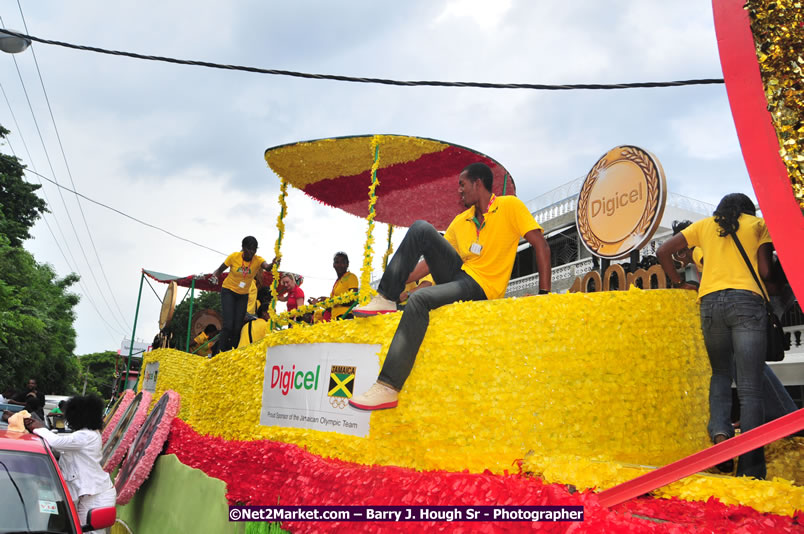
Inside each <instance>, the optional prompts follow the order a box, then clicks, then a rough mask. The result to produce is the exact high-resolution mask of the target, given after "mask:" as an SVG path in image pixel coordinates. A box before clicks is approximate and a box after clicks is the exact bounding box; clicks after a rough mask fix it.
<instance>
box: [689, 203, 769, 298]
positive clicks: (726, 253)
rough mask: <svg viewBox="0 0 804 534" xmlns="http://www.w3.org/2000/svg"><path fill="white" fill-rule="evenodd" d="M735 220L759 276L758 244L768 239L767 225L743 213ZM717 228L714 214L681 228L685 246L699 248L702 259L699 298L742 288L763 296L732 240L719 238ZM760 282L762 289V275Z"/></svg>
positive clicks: (767, 241)
mask: <svg viewBox="0 0 804 534" xmlns="http://www.w3.org/2000/svg"><path fill="white" fill-rule="evenodd" d="M738 222H739V223H740V228H738V229H737V237H738V238H739V239H740V243H742V245H743V248H744V249H745V253H746V254H747V255H748V258H749V259H750V260H751V265H753V266H754V271H755V272H756V273H757V276H759V268H758V267H757V250H758V249H759V247H760V245H763V244H765V243H770V242H771V238H770V234H769V233H768V227H767V226H765V221H764V220H763V219H760V218H759V217H754V216H753V215H748V214H745V213H743V214H742V215H740V218H739V219H738ZM719 230H720V225H718V224H717V223H716V222H715V218H714V217H708V218H706V219H701V220H700V221H696V222H694V223H692V224H691V225H690V226H688V227H686V228H684V229H683V230H681V233H682V234H683V235H684V238H685V239H686V240H687V245H688V246H690V247H700V248H701V252H702V253H703V257H704V259H705V261H704V262H703V271H702V273H701V286H700V288H699V289H698V298H699V299H700V298H701V297H703V296H704V295H707V294H709V293H714V292H715V291H721V290H723V289H745V290H748V291H753V292H754V293H756V294H757V295H762V292H761V291H760V290H759V288H758V287H757V283H756V282H755V281H754V277H753V276H751V271H749V270H748V266H747V265H746V264H745V261H744V260H743V256H742V254H740V250H739V249H738V248H737V245H736V244H735V243H734V240H733V239H732V238H731V237H730V236H726V237H720V235H719V234H718V231H719ZM759 281H760V283H761V284H762V289H763V290H764V289H765V284H764V283H763V282H762V279H761V278H760V279H759ZM766 293H767V290H766Z"/></svg>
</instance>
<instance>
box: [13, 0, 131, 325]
mask: <svg viewBox="0 0 804 534" xmlns="http://www.w3.org/2000/svg"><path fill="white" fill-rule="evenodd" d="M17 6H18V7H19V10H20V17H21V18H22V24H23V26H24V27H25V31H26V32H27V31H28V23H27V22H26V21H25V14H24V13H23V12H22V4H20V1H19V0H17ZM31 54H32V55H33V60H34V65H36V72H37V74H38V75H39V83H40V84H41V85H42V93H43V94H44V95H45V102H46V103H47V109H48V112H49V113H50V120H51V122H52V123H53V131H54V132H55V133H56V140H57V141H58V142H59V149H60V150H61V157H62V159H63V160H64V167H65V168H66V169H67V176H69V177H70V184H71V185H72V186H73V189H75V181H74V180H73V173H72V171H71V170H70V164H69V163H67V154H66V153H65V152H64V145H63V144H62V142H61V135H59V128H58V126H56V118H55V117H54V116H53V108H51V106H50V98H49V97H48V95H47V89H45V80H44V78H42V71H41V70H40V69H39V61H38V60H37V59H36V52H35V50H34V47H33V46H31ZM54 176H55V175H54ZM76 202H77V203H78V210H79V211H80V212H81V218H82V219H83V221H84V228H85V229H86V231H87V235H88V236H89V243H90V244H91V245H92V250H93V251H94V252H95V259H96V260H97V262H98V268H99V269H100V272H101V275H103V279H104V281H105V282H106V287H107V288H108V289H109V295H110V296H111V297H112V302H114V305H115V308H116V309H117V313H118V315H119V317H120V319H122V321H123V322H122V324H123V326H125V327H126V328H129V329H130V327H129V326H128V324H126V319H125V316H124V315H123V312H122V310H121V309H120V305H119V304H118V303H117V299H116V298H115V296H114V293H115V292H114V291H113V290H112V286H111V284H109V279H108V278H107V277H106V270H105V269H104V268H103V262H102V261H101V259H100V255H99V254H98V249H97V247H96V246H95V240H94V239H93V238H92V232H91V231H90V229H89V224H87V218H86V215H85V214H84V207H83V206H82V205H81V201H80V199H79V198H78V196H77V195H76ZM99 289H100V288H99ZM101 294H102V292H101ZM104 300H105V299H104ZM116 320H117V319H116V318H115V321H116Z"/></svg>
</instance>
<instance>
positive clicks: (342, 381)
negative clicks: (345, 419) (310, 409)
mask: <svg viewBox="0 0 804 534" xmlns="http://www.w3.org/2000/svg"><path fill="white" fill-rule="evenodd" d="M356 369H357V368H356V367H349V366H346V365H333V366H332V367H330V370H329V392H328V393H327V395H328V396H330V397H344V398H347V399H351V398H352V393H353V391H354V388H355V370H356Z"/></svg>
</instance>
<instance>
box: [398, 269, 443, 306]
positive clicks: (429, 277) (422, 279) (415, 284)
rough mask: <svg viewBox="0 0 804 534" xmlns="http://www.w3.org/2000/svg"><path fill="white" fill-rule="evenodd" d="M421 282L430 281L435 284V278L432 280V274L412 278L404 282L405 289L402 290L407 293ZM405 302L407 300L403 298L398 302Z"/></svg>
mask: <svg viewBox="0 0 804 534" xmlns="http://www.w3.org/2000/svg"><path fill="white" fill-rule="evenodd" d="M422 282H430V283H431V284H432V285H435V280H433V275H432V274H428V275H427V276H425V277H423V278H419V279H418V280H414V281H413V282H410V283H409V284H405V289H404V290H403V291H407V292H408V293H410V290H411V289H415V288H417V287H419V284H421V283H422ZM406 302H407V300H403V301H402V302H400V304H404V303H406Z"/></svg>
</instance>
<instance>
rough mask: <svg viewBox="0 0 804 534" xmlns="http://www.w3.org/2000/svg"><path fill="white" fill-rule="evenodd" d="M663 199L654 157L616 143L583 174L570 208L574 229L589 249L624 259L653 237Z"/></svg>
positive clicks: (664, 189)
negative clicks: (576, 199) (576, 226)
mask: <svg viewBox="0 0 804 534" xmlns="http://www.w3.org/2000/svg"><path fill="white" fill-rule="evenodd" d="M666 200H667V185H666V183H665V178H664V171H663V170H662V166H661V165H660V164H659V160H657V159H656V157H655V156H653V154H651V153H650V152H648V151H647V150H642V149H641V148H638V147H635V146H618V147H616V148H613V149H611V150H609V151H608V152H607V153H606V154H605V155H604V156H603V157H602V158H600V159H599V160H598V162H597V163H595V166H594V167H592V170H591V171H589V174H587V175H586V180H585V181H584V183H583V187H582V188H581V192H580V194H579V195H578V207H577V209H576V210H575V218H576V222H577V224H578V233H579V234H580V236H581V240H582V241H583V244H584V245H585V246H586V248H587V249H589V251H590V252H591V253H592V254H594V255H596V256H599V257H601V258H607V259H612V260H616V259H620V258H624V257H626V256H628V254H629V253H630V252H631V251H633V250H639V249H640V248H642V247H643V246H644V245H645V243H647V242H648V241H649V240H650V238H651V237H653V233H654V232H655V231H656V229H657V228H658V227H659V223H660V222H661V220H662V215H663V214H664V206H665V202H666Z"/></svg>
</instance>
